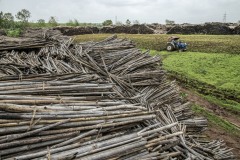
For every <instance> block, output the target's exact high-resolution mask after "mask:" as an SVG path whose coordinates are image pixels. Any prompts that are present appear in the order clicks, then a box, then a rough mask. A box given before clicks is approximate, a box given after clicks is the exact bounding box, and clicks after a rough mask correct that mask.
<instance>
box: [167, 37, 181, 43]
mask: <svg viewBox="0 0 240 160" xmlns="http://www.w3.org/2000/svg"><path fill="white" fill-rule="evenodd" d="M178 39H179V37H178V36H171V37H169V38H168V41H169V42H171V41H173V40H178Z"/></svg>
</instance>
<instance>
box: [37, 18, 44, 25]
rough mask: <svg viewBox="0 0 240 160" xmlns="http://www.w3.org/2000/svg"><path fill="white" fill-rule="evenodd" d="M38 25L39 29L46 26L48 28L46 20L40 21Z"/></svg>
mask: <svg viewBox="0 0 240 160" xmlns="http://www.w3.org/2000/svg"><path fill="white" fill-rule="evenodd" d="M37 24H38V26H39V27H44V26H46V23H45V20H44V19H39V20H38V21H37Z"/></svg>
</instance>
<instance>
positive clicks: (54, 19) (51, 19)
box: [48, 16, 58, 27]
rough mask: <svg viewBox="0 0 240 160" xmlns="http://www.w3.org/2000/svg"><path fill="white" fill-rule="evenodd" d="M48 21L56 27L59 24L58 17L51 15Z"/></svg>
mask: <svg viewBox="0 0 240 160" xmlns="http://www.w3.org/2000/svg"><path fill="white" fill-rule="evenodd" d="M48 23H49V24H50V26H51V27H55V26H57V25H58V23H57V20H56V18H55V17H53V16H51V17H50V18H49V21H48Z"/></svg>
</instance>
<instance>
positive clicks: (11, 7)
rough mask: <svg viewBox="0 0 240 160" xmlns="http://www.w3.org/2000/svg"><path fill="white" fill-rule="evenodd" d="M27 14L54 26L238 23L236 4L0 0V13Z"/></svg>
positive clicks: (233, 0)
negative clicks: (72, 23) (24, 11)
mask: <svg viewBox="0 0 240 160" xmlns="http://www.w3.org/2000/svg"><path fill="white" fill-rule="evenodd" d="M23 8H24V9H27V10H29V11H30V12H31V18H30V21H37V20H38V19H45V20H48V19H49V17H50V16H54V17H56V19H57V20H58V22H67V21H69V19H77V20H78V21H79V22H92V23H101V22H103V21H104V20H106V19H111V20H112V21H113V22H115V19H116V17H117V20H118V21H121V22H124V23H125V21H126V19H130V20H131V21H132V20H138V21H140V23H155V22H156V23H165V20H166V19H170V20H174V21H175V22H176V23H184V22H187V23H203V22H213V21H214V22H222V21H223V15H224V13H225V12H226V13H227V21H228V22H237V21H238V20H240V0H0V11H3V12H10V13H12V14H14V15H15V14H16V13H17V11H19V10H21V9H23Z"/></svg>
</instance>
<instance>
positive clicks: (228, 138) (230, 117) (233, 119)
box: [180, 88, 240, 160]
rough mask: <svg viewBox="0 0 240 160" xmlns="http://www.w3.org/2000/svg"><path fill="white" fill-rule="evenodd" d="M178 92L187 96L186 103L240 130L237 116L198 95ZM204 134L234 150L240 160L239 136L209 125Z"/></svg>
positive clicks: (239, 120)
mask: <svg viewBox="0 0 240 160" xmlns="http://www.w3.org/2000/svg"><path fill="white" fill-rule="evenodd" d="M180 91H181V92H183V93H186V94H187V97H186V98H187V100H188V101H190V102H192V103H193V104H196V105H199V106H202V107H204V108H205V109H207V110H208V111H209V112H212V113H214V114H215V115H218V116H219V117H221V118H222V119H225V120H227V121H228V122H230V123H232V124H233V125H235V126H237V127H238V128H240V127H239V126H240V118H239V115H238V116H237V115H234V114H233V113H230V112H228V111H226V110H224V109H223V108H221V107H219V106H217V105H216V104H212V103H210V102H208V101H207V100H205V99H204V98H202V97H200V96H199V95H197V94H196V93H194V92H192V91H190V90H187V89H184V88H180ZM204 134H206V135H207V136H208V137H209V138H211V139H222V140H224V142H225V143H226V145H227V146H228V147H231V148H234V150H233V152H234V154H235V155H236V156H237V159H239V160H240V135H239V136H233V135H230V134H229V133H227V132H226V131H225V130H224V129H222V128H220V127H218V126H216V125H213V124H210V125H209V127H208V129H207V130H206V131H205V133H204Z"/></svg>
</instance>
